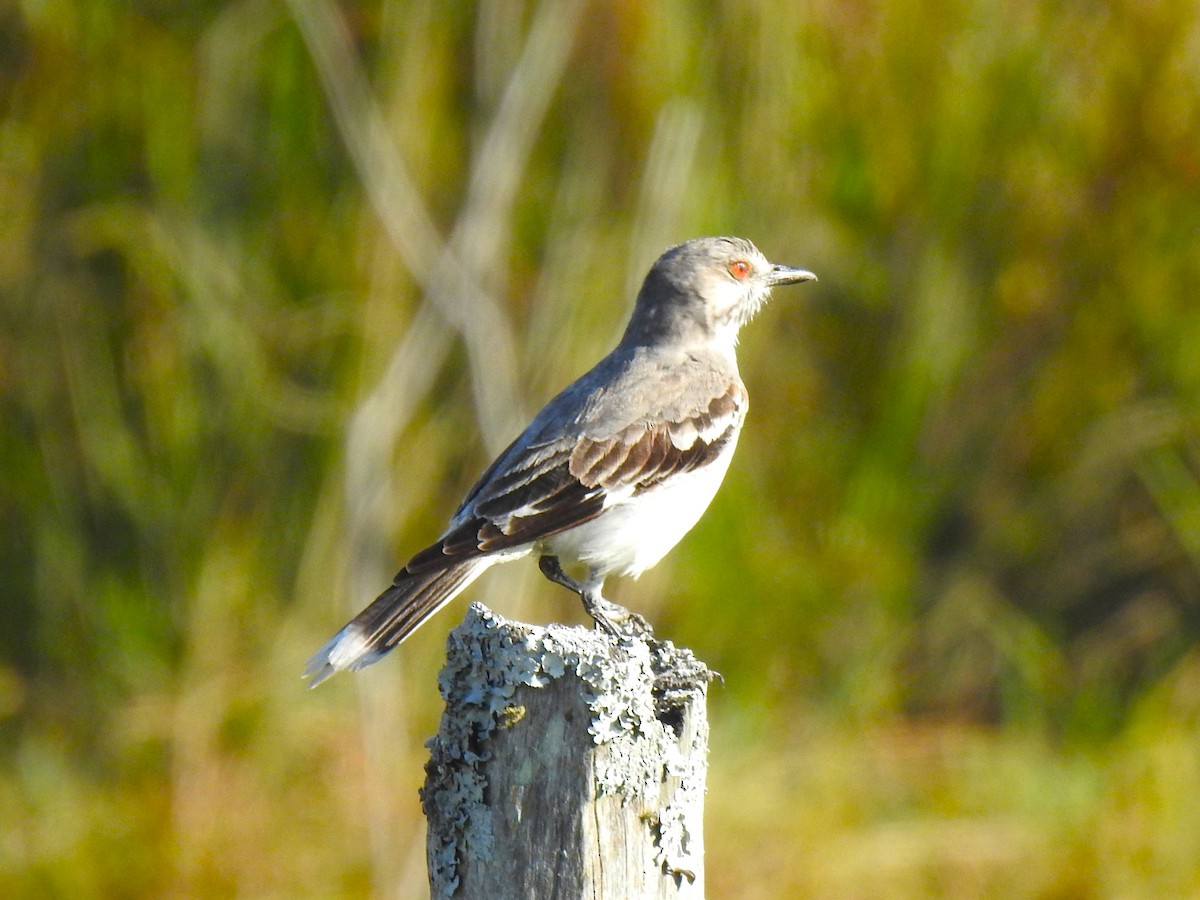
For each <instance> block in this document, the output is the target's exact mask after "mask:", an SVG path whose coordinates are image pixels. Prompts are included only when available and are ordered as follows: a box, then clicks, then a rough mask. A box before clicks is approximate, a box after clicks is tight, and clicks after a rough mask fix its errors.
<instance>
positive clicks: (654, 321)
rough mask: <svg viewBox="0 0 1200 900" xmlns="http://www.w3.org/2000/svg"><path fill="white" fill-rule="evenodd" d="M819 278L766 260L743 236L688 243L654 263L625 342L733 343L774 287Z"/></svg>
mask: <svg viewBox="0 0 1200 900" xmlns="http://www.w3.org/2000/svg"><path fill="white" fill-rule="evenodd" d="M816 279H817V276H816V275H814V274H813V273H812V272H807V271H805V270H804V269H794V268H792V267H791V266H781V265H776V264H774V263H771V262H768V261H767V258H766V257H765V256H763V255H762V253H760V252H759V250H758V248H757V247H755V246H754V245H753V244H752V243H750V242H749V241H747V240H745V239H744V238H737V237H705V238H695V239H693V240H690V241H685V242H684V243H682V244H678V245H677V246H674V247H672V248H671V249H669V250H668V251H667V252H666V253H664V254H663V255H662V256H660V257H659V258H658V261H657V262H655V263H654V265H653V266H651V268H650V273H649V274H648V275H647V276H646V280H645V282H644V283H643V284H642V289H641V291H640V292H639V293H638V298H637V304H636V306H635V307H634V312H633V317H632V319H631V320H630V322H629V327H628V328H627V329H626V331H625V338H624V342H625V343H635V344H652V343H659V342H662V341H668V340H669V341H676V342H683V343H689V342H692V341H700V342H714V341H715V342H718V343H719V344H721V345H728V346H730V347H732V346H733V345H734V344H735V343H736V342H737V335H738V331H739V330H740V329H741V327H742V326H743V325H745V324H746V323H747V322H749V321H750V319H752V318H753V317H754V314H755V313H756V312H758V310H759V309H760V308H761V307H762V305H763V304H764V303H765V302H766V301H767V298H768V297H769V296H770V295H771V288H773V287H775V286H776V285H779V284H795V283H797V282H801V281H816Z"/></svg>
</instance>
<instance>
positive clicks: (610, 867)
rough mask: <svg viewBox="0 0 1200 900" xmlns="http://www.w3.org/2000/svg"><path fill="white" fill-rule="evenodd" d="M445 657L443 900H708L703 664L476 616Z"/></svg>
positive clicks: (435, 832) (435, 775)
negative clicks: (445, 899)
mask: <svg viewBox="0 0 1200 900" xmlns="http://www.w3.org/2000/svg"><path fill="white" fill-rule="evenodd" d="M446 657H447V658H446V665H445V668H444V669H443V670H442V673H441V676H440V678H439V686H440V688H441V692H442V696H443V698H444V699H445V702H446V706H445V712H444V713H443V715H442V722H441V727H440V729H439V730H438V733H437V735H436V736H435V737H434V738H432V739H431V740H430V741H429V744H428V746H429V748H430V759H429V762H428V763H427V764H426V766H425V771H426V779H425V787H424V789H423V790H422V791H421V802H422V806H423V807H424V810H425V815H426V817H427V818H428V820H429V836H428V854H429V881H430V890H431V893H432V896H433V897H434V898H443V897H456V898H458V897H461V898H465V900H473V898H484V897H486V898H488V900H508V898H513V900H517V898H519V900H539V898H549V897H554V898H584V897H586V898H613V900H636V898H668V897H669V898H700V897H703V896H704V868H703V855H704V845H703V834H702V825H703V803H704V780H705V772H706V757H707V753H708V720H707V717H706V709H705V700H706V696H707V690H708V680H709V677H710V673H709V671H708V669H707V667H705V666H704V665H703V664H702V663H700V662H698V661H697V660H696V658H695V657H694V656H693V655H692V654H691V652H690V651H687V650H683V649H679V648H676V647H674V646H672V645H671V644H670V643H669V642H661V643H660V642H657V641H654V640H653V639H650V640H649V641H647V640H645V639H642V638H638V637H634V636H630V637H622V638H620V639H617V638H614V637H612V636H610V635H608V634H606V633H603V632H601V631H598V630H591V629H584V628H579V627H574V628H571V627H566V626H561V625H551V626H548V627H546V628H540V627H535V626H531V625H525V624H521V623H518V622H509V621H506V620H505V619H503V618H502V617H500V616H498V615H496V614H495V613H493V612H491V611H490V610H489V609H487V608H486V607H484V606H482V605H480V604H472V605H471V607H470V609H469V611H468V613H467V616H466V618H465V619H464V621H463V623H462V624H461V625H459V626H458V627H457V628H456V629H455V630H454V631H453V632H452V633H451V634H450V637H449V639H448V641H447V654H446Z"/></svg>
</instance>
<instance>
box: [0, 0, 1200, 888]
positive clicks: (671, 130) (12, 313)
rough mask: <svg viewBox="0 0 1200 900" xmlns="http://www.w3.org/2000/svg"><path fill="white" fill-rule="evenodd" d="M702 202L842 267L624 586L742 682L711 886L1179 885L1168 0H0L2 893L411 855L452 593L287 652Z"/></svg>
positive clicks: (1182, 570) (1182, 90) (384, 571)
mask: <svg viewBox="0 0 1200 900" xmlns="http://www.w3.org/2000/svg"><path fill="white" fill-rule="evenodd" d="M711 233H733V234H740V235H743V236H746V237H749V238H751V239H752V240H754V241H755V242H756V243H757V244H758V245H759V246H760V247H761V248H762V249H763V250H764V252H765V253H766V254H767V255H768V256H769V257H770V258H772V259H774V260H777V261H779V262H783V263H790V264H793V265H801V266H804V267H806V268H810V269H812V270H814V271H815V272H817V273H818V275H819V276H820V278H821V281H820V283H819V284H818V285H816V286H813V287H810V288H809V289H807V290H806V291H804V292H803V293H802V294H801V293H800V292H789V293H786V294H784V293H782V292H781V293H780V296H778V297H777V298H776V301H775V303H774V304H773V305H772V306H771V307H769V308H768V309H767V310H766V311H765V312H764V313H763V314H762V315H761V316H760V318H759V320H758V321H757V322H755V323H754V324H753V325H752V326H750V327H749V328H747V329H746V331H745V333H744V341H743V352H742V364H743V375H744V377H745V380H746V382H747V384H748V386H749V390H750V393H751V396H752V398H753V407H754V408H753V410H752V412H751V414H750V419H749V421H748V424H747V429H746V432H745V434H744V436H743V439H742V442H741V447H740V450H739V455H738V458H737V459H736V460H735V462H734V465H733V469H732V471H731V473H730V476H729V478H728V480H727V482H726V485H725V488H724V490H723V492H722V494H721V495H720V496H719V497H718V499H717V501H716V503H715V504H714V506H713V508H712V509H711V510H710V513H709V515H708V516H707V517H706V518H705V520H704V521H703V522H702V523H701V525H700V526H699V527H698V528H697V530H696V531H695V533H694V534H692V535H691V536H689V538H688V539H687V540H685V542H684V543H683V544H682V545H681V546H680V547H679V548H678V549H677V550H676V552H675V553H674V554H673V555H672V556H671V557H670V558H669V559H668V562H667V563H665V564H664V565H663V566H662V567H660V569H659V570H657V571H655V572H654V573H653V574H651V575H648V576H646V578H644V579H643V580H642V582H641V583H640V584H637V585H621V586H620V588H619V590H620V599H622V600H624V601H625V602H627V603H628V604H630V605H631V606H633V607H635V608H636V609H639V610H640V611H641V612H643V613H645V614H647V615H648V616H649V617H650V618H651V619H652V620H653V621H654V622H655V623H656V625H657V627H658V631H659V633H660V634H663V635H665V636H668V637H670V638H672V639H674V640H676V641H677V642H679V643H682V644H684V645H686V646H689V647H692V648H693V649H694V650H695V651H696V652H697V654H698V655H699V656H700V657H701V658H703V659H705V660H707V661H708V662H709V663H710V664H711V665H712V666H713V667H714V668H716V669H718V670H719V671H721V672H722V674H723V675H724V677H725V684H724V686H723V687H714V690H713V696H712V701H711V707H712V709H711V715H712V724H713V755H712V761H711V763H712V765H711V773H710V792H709V815H708V823H707V841H706V843H707V849H708V853H707V876H708V881H709V884H710V894H711V895H712V896H714V897H739V898H740V897H797V896H800V897H806V896H807V897H837V898H844V897H864V898H865V897H938V896H941V897H955V898H959V897H998V898H999V897H1003V898H1011V897H1044V898H1090V897H1095V898H1106V897H1113V898H1116V897H1120V898H1162V897H1184V896H1198V895H1200V800H1198V799H1197V798H1200V431H1198V429H1197V425H1198V422H1200V7H1198V6H1197V5H1196V4H1195V3H1187V2H1182V3H1172V2H1143V0H1115V2H1112V3H1108V4H1095V3H1078V2H1077V3H1047V2H1036V0H1011V2H994V0H945V2H928V0H879V2H860V0H848V2H841V0H836V2H835V0H813V2H800V3H794V2H783V0H764V2H761V3H741V2H730V3H708V2H705V3H697V2H684V0H675V2H662V3H657V2H655V3H632V2H620V3H615V2H614V3H607V2H599V0H592V2H588V3H583V2H579V0H546V2H544V3H541V4H536V3H521V2H508V0H490V2H484V3H480V4H467V3H445V2H436V0H414V2H383V3H380V2H368V3H348V2H343V3H341V4H336V5H335V4H334V3H332V2H331V0H293V2H290V3H289V2H283V0H232V2H225V3H214V2H200V0H193V2H186V3H184V2H159V3H144V2H143V3H128V2H118V0H87V2H78V3H77V2H70V0H41V2H33V0H25V2H13V3H9V4H6V5H3V6H2V7H0V521H2V522H3V531H4V538H3V540H2V541H0V564H2V569H0V571H2V577H0V598H2V608H3V617H4V627H3V628H2V629H0V895H3V896H5V897H39V898H40V897H51V896H61V897H88V896H97V897H149V896H189V897H196V896H199V897H203V896H230V895H235V894H236V895H238V896H245V897H299V896H311V897H325V896H338V895H345V896H365V895H370V894H372V893H375V894H378V895H380V896H421V894H422V892H423V891H424V890H425V888H424V870H425V866H424V846H423V830H422V820H421V817H420V811H419V806H418V802H417V796H416V788H417V786H418V785H419V783H420V782H421V780H422V777H423V773H422V771H421V766H422V763H423V761H424V758H425V755H424V750H423V747H422V742H423V741H424V739H425V738H426V737H427V736H428V735H430V734H431V733H432V732H433V730H434V728H435V726H436V717H437V715H438V701H437V693H436V671H437V668H438V664H439V660H440V657H441V651H442V643H443V640H444V635H445V632H446V631H447V630H448V629H449V628H450V627H451V626H452V624H453V623H454V622H455V621H456V620H457V618H458V617H459V616H461V613H462V606H461V602H462V601H459V603H458V604H456V605H455V606H452V607H451V608H450V609H449V610H448V611H446V612H445V613H443V614H442V615H441V616H439V617H438V618H437V619H435V620H434V622H433V623H432V624H430V625H429V626H427V627H426V628H425V629H424V630H423V631H422V632H421V633H420V634H418V635H417V636H416V637H414V639H413V640H412V641H410V642H409V643H407V644H406V645H405V647H404V648H403V650H402V651H400V652H398V653H395V654H393V655H392V656H391V657H389V658H388V659H387V660H386V661H385V662H383V663H381V664H379V665H378V666H376V667H374V668H372V669H371V670H368V671H366V672H363V673H361V674H360V675H353V676H339V677H338V678H336V679H334V680H333V681H331V682H330V683H329V684H327V685H324V686H322V688H321V689H320V690H318V691H315V692H312V693H307V692H305V691H304V690H303V683H302V682H301V681H300V678H299V673H300V671H301V670H302V668H303V664H304V661H305V659H306V658H307V656H308V654H309V653H310V652H311V651H312V650H314V649H315V648H316V647H317V646H319V644H320V643H321V642H323V641H324V640H325V639H326V637H328V635H329V634H330V633H331V631H332V630H333V629H334V628H336V627H338V626H340V625H341V624H342V622H343V621H344V620H345V618H346V617H347V616H348V615H349V614H350V613H352V612H354V611H356V610H357V609H358V608H359V607H360V606H362V605H363V604H365V603H366V602H367V601H368V600H369V599H371V597H372V596H373V595H374V592H375V591H376V590H377V589H379V588H380V587H381V586H382V585H383V584H385V583H386V580H387V579H388V578H389V577H390V575H391V574H392V571H393V570H394V567H398V565H399V564H400V563H401V562H402V561H403V559H404V558H405V554H407V553H409V552H413V551H415V550H416V549H418V548H419V547H420V546H421V542H422V541H423V540H427V539H429V538H431V537H432V536H434V535H435V534H436V533H437V532H438V531H439V530H440V528H441V526H442V524H443V523H444V521H445V519H446V518H447V516H448V515H449V513H450V512H451V510H452V508H453V506H454V503H455V502H456V501H457V499H458V498H459V496H460V495H461V493H462V491H463V490H464V489H465V488H466V487H467V486H468V485H469V484H470V482H471V481H472V480H473V478H474V476H475V475H476V474H477V473H478V471H479V470H480V469H481V467H482V466H483V465H484V464H485V463H486V462H487V461H488V459H489V458H490V455H491V453H493V452H494V451H495V450H497V449H498V448H499V447H501V446H503V444H504V443H505V442H506V441H507V440H508V439H509V438H510V437H511V436H512V435H513V433H514V431H515V429H516V427H517V426H518V425H519V424H520V423H521V421H522V419H523V418H524V416H525V415H526V414H527V413H529V412H530V411H532V410H533V409H535V408H536V407H537V406H538V405H540V403H542V402H543V401H544V400H546V399H547V398H548V397H549V396H550V395H551V394H553V393H554V392H555V391H556V390H557V389H558V388H559V387H560V386H561V385H563V384H564V383H566V382H567V381H568V380H570V379H571V378H573V377H574V376H575V375H577V374H579V373H580V372H582V371H583V370H585V369H586V368H588V367H589V366H590V365H591V364H592V363H593V362H594V361H595V360H596V359H597V358H598V357H599V355H600V354H601V353H603V352H604V351H605V350H606V349H607V348H608V346H609V345H610V344H611V343H612V341H613V340H614V339H615V337H616V335H617V334H618V333H619V330H620V328H621V326H622V324H623V320H624V317H625V315H626V312H627V310H628V308H629V305H630V303H631V300H632V293H633V290H634V289H635V288H636V284H637V280H638V278H639V277H640V275H641V273H643V272H644V271H645V268H646V266H647V265H648V264H649V262H650V261H652V260H653V259H654V257H655V256H656V255H657V254H658V253H659V252H660V251H661V250H662V249H663V248H664V247H665V246H666V245H668V244H670V243H673V242H675V241H678V240H682V239H685V238H688V237H693V236H697V235H701V234H711ZM509 568H511V569H514V570H515V571H512V572H508V571H495V572H492V573H488V575H487V576H485V579H484V581H483V583H481V584H480V585H479V586H478V588H477V589H472V591H471V595H472V596H474V597H476V598H480V599H484V600H485V601H486V602H488V603H489V604H491V605H493V606H495V607H496V608H497V609H498V610H499V611H501V612H502V613H504V614H505V615H509V616H526V617H529V618H531V619H534V620H536V621H547V620H559V621H564V620H565V621H573V622H578V621H581V620H582V614H581V612H580V610H579V604H578V602H577V601H576V600H574V599H573V598H571V597H570V596H568V595H566V594H565V592H563V591H562V590H561V589H558V588H555V587H553V586H551V585H548V584H544V583H543V582H542V579H541V578H540V577H539V576H538V575H537V574H536V572H535V571H534V567H533V566H532V564H530V565H528V566H521V565H517V566H513V567H509Z"/></svg>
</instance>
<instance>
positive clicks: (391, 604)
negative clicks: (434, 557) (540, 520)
mask: <svg viewBox="0 0 1200 900" xmlns="http://www.w3.org/2000/svg"><path fill="white" fill-rule="evenodd" d="M493 561H494V560H491V559H489V558H487V557H478V556H477V557H475V558H474V559H467V560H463V561H462V562H458V563H454V564H453V565H451V566H448V567H447V568H444V569H436V570H433V571H429V572H420V573H418V574H415V575H413V574H409V573H408V572H401V573H400V574H399V575H397V576H396V581H395V583H394V584H393V585H392V586H391V587H389V588H388V589H387V590H386V591H384V592H383V593H382V594H380V595H379V596H378V597H376V598H375V600H374V602H372V603H371V605H370V606H368V607H367V608H366V609H364V610H363V611H362V612H360V613H359V614H358V615H357V616H355V617H354V618H353V619H352V620H351V621H350V622H349V624H347V625H346V627H344V628H343V629H342V630H341V631H339V632H338V633H337V634H335V635H334V636H333V637H332V638H330V640H329V642H328V643H326V644H325V646H324V647H322V648H321V649H320V650H318V651H317V652H316V653H315V654H314V655H313V658H312V659H310V660H309V661H308V665H307V666H306V667H305V669H304V677H306V678H310V677H311V678H312V681H311V682H310V683H309V687H316V686H317V685H318V684H320V683H321V682H322V681H324V680H325V679H326V678H328V677H329V676H330V675H332V674H333V673H334V672H339V671H341V670H342V669H350V670H354V669H361V668H363V666H369V665H370V664H371V663H373V662H375V661H376V660H378V659H379V658H380V657H381V656H383V655H384V654H385V653H387V652H388V651H389V650H391V649H392V648H393V647H395V646H396V645H397V644H399V643H400V642H401V641H403V640H404V639H405V638H406V637H408V636H409V635H410V634H412V633H413V632H414V631H416V629H417V628H418V627H419V626H420V625H421V623H422V622H424V621H425V620H426V619H428V618H429V617H430V616H432V615H433V614H434V613H435V612H437V611H438V610H439V609H441V608H442V607H443V606H445V605H446V604H447V603H449V602H450V601H451V600H453V599H454V597H455V596H456V595H457V594H458V593H459V591H461V590H462V589H463V588H465V587H466V586H467V585H468V584H470V583H471V582H472V581H474V580H475V579H476V578H478V577H479V575H480V573H481V572H483V570H484V569H486V568H487V567H488V566H489V565H491V563H492V562H493Z"/></svg>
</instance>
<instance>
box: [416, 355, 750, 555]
mask: <svg viewBox="0 0 1200 900" xmlns="http://www.w3.org/2000/svg"><path fill="white" fill-rule="evenodd" d="M723 388H724V389H723V390H720V391H711V392H705V394H706V395H707V396H704V397H702V398H697V402H693V403H690V404H686V405H684V406H680V405H679V404H674V405H675V406H676V408H675V409H672V410H671V414H670V415H667V416H665V417H663V416H660V415H658V414H657V413H656V414H655V415H653V416H651V415H644V416H641V417H639V418H637V419H636V420H634V421H632V422H629V423H628V424H626V425H624V426H623V427H621V428H619V429H617V430H613V429H611V428H606V429H604V430H603V431H600V432H590V431H589V430H588V429H587V428H584V429H583V430H582V433H581V434H580V435H579V436H578V437H576V438H574V439H572V440H567V439H563V438H561V437H560V438H559V439H558V440H551V441H547V442H541V443H539V442H531V443H523V442H522V440H521V439H518V441H517V442H516V443H514V444H513V446H512V447H510V448H509V449H508V450H507V451H505V452H504V453H503V454H501V455H500V457H499V458H498V459H497V461H496V463H493V465H492V467H491V468H489V469H488V471H487V472H485V473H484V476H483V477H482V478H481V479H480V481H479V483H478V484H477V485H476V486H475V488H474V489H473V490H472V491H471V493H470V494H469V495H468V498H467V501H466V502H465V503H464V505H463V507H462V508H461V509H460V510H459V513H458V514H457V515H456V516H455V519H454V522H453V524H452V526H451V528H450V530H449V531H447V532H446V533H445V534H444V535H442V537H441V539H440V540H439V541H438V542H437V543H436V544H434V545H433V546H431V547H428V548H426V549H425V550H422V551H421V552H420V553H418V554H417V555H416V556H414V557H413V558H412V559H411V560H410V561H409V563H408V565H407V566H406V567H405V572H408V573H410V574H412V573H418V572H422V571H427V570H429V569H433V568H441V567H443V566H445V565H447V564H448V563H451V562H455V561H458V560H462V559H466V558H470V557H472V556H477V555H480V554H485V553H493V552H497V551H502V550H506V549H510V548H514V547H518V546H521V545H523V544H527V543H530V542H532V541H536V540H540V539H542V538H547V537H550V536H551V535H554V534H558V533H559V532H562V531H566V530H568V529H570V528H574V527H575V526H577V525H582V524H583V523H585V522H588V521H590V520H592V519H594V518H596V517H597V516H598V515H600V513H601V512H603V511H604V509H605V507H607V506H610V505H612V504H613V503H614V502H617V501H619V500H623V499H625V498H627V497H630V496H634V495H637V494H641V493H644V492H646V491H649V490H653V489H654V488H655V487H656V486H657V485H659V484H660V483H662V482H663V481H664V480H665V479H667V478H669V477H671V476H673V475H677V474H680V473H682V472H687V471H690V470H693V469H698V468H701V467H703V466H705V465H707V464H708V463H710V462H712V461H713V460H714V459H715V458H716V457H717V456H719V455H720V453H721V451H722V450H723V449H724V448H725V446H726V445H727V444H728V442H729V441H730V440H732V439H733V438H734V437H736V435H737V432H738V430H739V429H740V428H741V424H742V420H743V419H744V418H745V410H746V395H745V389H744V388H743V387H742V385H741V383H740V382H739V381H737V380H736V379H735V380H733V381H731V382H729V383H727V384H725V385H723ZM402 574H403V573H402Z"/></svg>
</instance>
